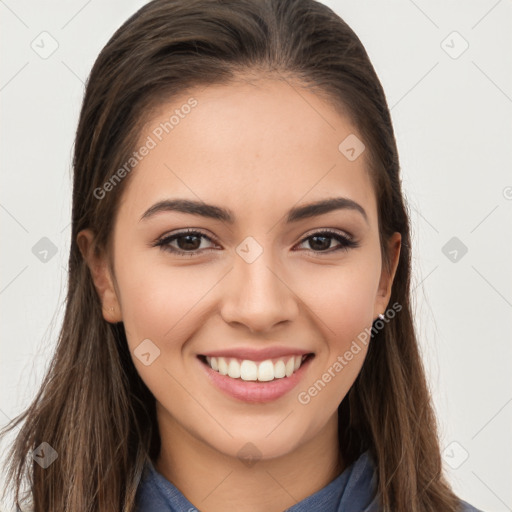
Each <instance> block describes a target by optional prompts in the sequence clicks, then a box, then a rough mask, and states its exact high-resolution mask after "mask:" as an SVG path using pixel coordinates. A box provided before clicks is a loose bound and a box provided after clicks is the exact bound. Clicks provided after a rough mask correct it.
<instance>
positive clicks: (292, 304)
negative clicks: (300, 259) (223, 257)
mask: <svg viewBox="0 0 512 512" xmlns="http://www.w3.org/2000/svg"><path fill="white" fill-rule="evenodd" d="M270 252H271V251H263V253H262V254H261V255H260V256H259V257H258V258H257V259H256V260H255V261H253V262H252V263H248V262H247V261H245V260H244V259H243V258H238V257H237V258H236V259H235V263H234V268H233V270H232V271H231V272H230V276H229V278H228V281H227V282H226V283H225V285H226V289H225V294H224V299H223V303H222V306H221V316H222V318H223V319H224V321H225V322H227V323H228V324H231V325H233V326H238V327H240V326H245V327H246V328H247V329H249V330H250V331H251V332H253V333H255V332H260V333H265V332H269V331H271V330H272V329H274V328H275V326H277V325H280V324H283V325H284V324H285V323H286V322H292V321H293V320H295V319H296V318H297V316H298V313H299V305H298V302H297V301H298V297H297V296H296V295H295V293H294V292H293V286H292V283H290V282H287V281H289V278H287V275H286V272H285V271H284V270H283V268H282V266H279V265H277V264H276V260H275V259H272V257H271V254H270Z"/></svg>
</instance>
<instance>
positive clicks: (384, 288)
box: [373, 232, 402, 318]
mask: <svg viewBox="0 0 512 512" xmlns="http://www.w3.org/2000/svg"><path fill="white" fill-rule="evenodd" d="M401 243H402V235H401V234H400V233H398V232H395V233H393V235H392V236H391V238H390V239H389V242H388V245H387V251H388V261H389V268H386V267H385V266H384V265H383V266H382V272H381V275H380V281H379V288H378V290H377V296H376V298H375V306H374V311H373V317H374V318H377V316H379V314H383V313H384V311H385V310H386V308H387V306H388V303H389V299H390V297H391V289H392V285H393V280H394V278H395V273H396V269H397V267H398V261H399V259H400V247H401Z"/></svg>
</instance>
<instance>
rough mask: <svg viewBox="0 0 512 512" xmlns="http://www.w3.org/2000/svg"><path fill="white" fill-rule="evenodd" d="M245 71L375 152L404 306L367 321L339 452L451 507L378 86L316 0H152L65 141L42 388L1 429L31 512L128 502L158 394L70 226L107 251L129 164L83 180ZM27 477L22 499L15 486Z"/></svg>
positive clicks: (349, 34) (390, 498)
mask: <svg viewBox="0 0 512 512" xmlns="http://www.w3.org/2000/svg"><path fill="white" fill-rule="evenodd" d="M247 72H249V73H255V74H256V75H259V76H261V75H268V76H273V77H276V78H279V79H284V80H289V81H290V83H294V84H300V85H301V86H303V87H309V88H312V89H314V90H315V91H316V92H318V93H319V94H322V95H324V96H325V98H327V99H328V100H329V101H330V102H331V103H332V104H333V106H335V107H336V108H341V109H345V111H347V112H348V113H349V115H350V117H351V119H352V121H353V123H354V124H355V126H356V127H357V129H358V132H359V134H360V135H361V137H362V138H363V140H364V143H365V145H366V147H367V149H368V150H369V153H370V156H371V158H370V162H371V163H370V165H371V169H369V170H370V172H371V176H372V181H373V185H374V187H375V192H376V195H377V204H378V215H379V230H380V241H381V249H382V254H383V255H384V264H385V265H387V264H388V263H389V262H388V261H387V260H386V257H385V256H386V254H387V250H386V249H385V248H386V241H387V240H388V239H389V237H390V235H391V234H392V233H393V232H395V231H398V232H399V233H401V236H402V247H401V254H400V260H399V263H398V268H397V271H396V275H395V280H394V285H393V289H392V295H391V299H390V303H398V304H400V305H401V307H402V308H401V311H400V313H399V314H397V315H396V317H395V318H394V319H393V320H392V321H390V322H389V323H387V324H386V325H385V327H384V328H383V329H381V330H379V332H378V333H377V334H375V337H374V340H373V342H371V343H370V345H369V349H368V353H367V357H366V360H365V362H364V365H363V367H362V369H361V372H360V374H359V375H358V377H357V379H356V381H355V383H354V385H353V386H352V388H351V389H350V391H349V393H348V395H347V396H346V397H345V399H344V400H343V401H342V402H341V404H340V406H339V409H338V414H339V438H340V446H341V450H342V453H343V457H344V460H345V461H346V463H351V462H353V461H354V460H355V459H356V458H357V457H358V456H359V455H360V454H361V453H362V452H363V451H364V450H370V451H371V454H372V456H373V458H374V460H375V461H376V468H377V476H378V491H379V494H380V500H381V504H382V507H383V510H386V511H393V512H427V511H428V512H439V511H455V510H457V506H458V505H457V504H458V499H457V497H456V496H455V495H454V493H453V492H452V490H451V489H450V486H449V484H448V483H447V481H446V479H445V477H444V475H443V471H442V460H441V455H440V447H439V441H438V436H437V425H436V418H435V415H434V410H433V407H432V403H431V397H430V394H429V390H428V387H427V383H426V379H425V372H424V368H423V365H422V361H421V358H420V354H419V350H418V343H417V339H416V335H415V330H414V325H413V321H412V315H411V306H410V300H409V294H410V273H411V269H410V261H411V255H410V233H409V219H408V213H407V209H406V206H405V204H404V199H403V195H402V191H401V182H400V175H399V160H398V153H397V148H396V142H395V136H394V132H393V127H392V124H391V118H390V113H389V109H388V106H387V102H386V98H385V95H384V92H383V90H382V86H381V84H380V82H379V79H378V77H377V75H376V73H375V71H374V68H373V66H372V64H371V62H370V60H369V58H368V55H367V53H366V51H365V49H364V47H363V45H362V44H361V42H360V40H359V39H358V37H357V36H356V35H355V34H354V32H353V31H352V30H351V29H350V27H349V26H348V25H347V24H346V23H345V22H344V21H343V20H342V19H341V18H340V17H339V16H338V15H336V14H335V13H334V12H333V11H332V10H330V9H329V8H328V7H326V6H325V5H323V4H320V3H317V2H315V1H314V0H261V1H257V0H210V1H208V0H154V1H152V2H149V3H148V4H147V5H145V6H144V7H142V8H141V9H140V10H139V11H138V12H136V13H135V14H134V15H133V16H131V17H130V18H129V19H128V20H127V21H126V22H125V23H124V24H123V25H122V26H121V27H120V28H119V29H118V30H117V31H116V32H115V34H114V35H113V36H112V38H111V39H110V41H109V42H108V43H107V45H106V46H105V48H104V49H103V50H102V52H101V53H100V55H99V56H98V58H97V60H96V62H95V64H94V66H93V69H92V71H91V74H90V76H89V79H88V81H87V86H86V92H85V97H84V101H83V105H82V109H81V113H80V120H79V124H78V129H77V132H76V139H75V146H74V160H73V168H74V178H73V209H72V236H71V249H70V257H69V283H68V292H67V298H66V310H65V316H64V322H63V326H62V329H61V332H60V335H59V340H58V344H57V348H56V352H55V356H54V358H53V359H52V361H51V364H50V366H49V369H48V371H47V374H46V376H45V378H44V381H43V383H42V386H41V388H40V391H39V392H38V394H37V396H36V397H35V399H34V401H33V402H32V404H31V405H30V406H29V407H28V408H27V410H26V411H25V412H23V413H22V414H21V415H19V416H18V417H17V418H15V419H14V420H13V421H12V422H11V423H10V424H9V425H8V426H7V427H6V428H5V429H4V431H3V432H2V435H4V434H5V433H6V432H7V431H10V430H12V429H13V428H18V426H19V425H21V427H20V431H19V433H18V435H17V437H16V439H15V443H14V444H13V446H12V447H11V449H10V452H9V466H8V474H7V481H8V482H9V483H10V484H13V489H14V490H15V499H16V502H17V504H18V505H20V504H21V503H20V500H21V501H22V502H23V499H24V498H27V499H30V500H31V501H32V502H33V506H34V510H35V512H62V511H73V512H86V511H91V512H112V511H113V510H122V511H125V512H129V511H132V510H133V509H134V503H135V495H136V490H137V486H138V484H139V481H140V478H141V474H142V471H143V467H144V464H145V462H146V461H147V459H148V457H150V458H151V459H154V458H155V457H156V456H157V455H158V453H159V449H160V438H159V433H158V428H157V422H156V414H155V399H154V397H153V396H152V394H151V392H150V391H149V389H148V388H147V387H146V386H145V384H144V383H143V381H142V380H141V378H140V377H139V375H138V373H137V371H136V369H135V367H134V365H133V362H132V360H131V357H130V354H129V352H128V348H127V340H126V336H125V332H124V327H123V324H122V323H120V324H110V323H108V322H106V321H105V320H104V319H103V317H102V312H101V303H100V300H99V298H98V295H97V293H96V290H95V288H94V285H93V281H92V278H91V274H90V271H89V268H88V267H87V265H86V263H85V261H84V259H83V257H82V255H81V253H80V251H79V248H78V246H77V241H76V238H77V234H78V233H79V232H80V231H81V230H83V229H85V228H91V229H92V230H93V231H94V233H95V234H96V240H95V242H96V248H97V251H107V253H108V254H111V252H110V249H111V247H110V244H111V233H112V227H113V223H114V220H115V214H116V211H117V207H118V204H119V200H120V197H121V195H122V192H123V189H124V187H125V186H126V183H127V181H128V180H129V179H130V176H126V177H125V178H124V179H123V180H122V181H121V182H120V183H118V184H116V186H115V187H113V188H112V190H111V191H109V193H108V194H106V195H105V197H102V198H101V199H99V198H98V195H97V194H94V191H95V190H97V189H98V188H101V187H102V185H103V184H104V183H105V182H107V181H108V180H109V179H110V178H111V177H112V175H113V174H114V173H115V172H116V170H118V169H119V168H120V167H122V166H123V163H125V162H126V161H127V159H128V158H129V156H130V155H131V154H132V152H133V150H134V148H135V145H136V142H137V138H138V135H139V134H140V129H141V126H142V124H143V122H145V121H147V119H148V115H149V113H150V112H151V109H152V107H153V106H156V105H158V103H159V102H160V101H163V100H167V101H168V100H169V99H172V97H173V96H175V95H177V94H179V93H183V92H184V91H185V90H187V88H190V87H195V86H201V85H204V86H207V85H208V84H227V83H229V82H230V81H231V80H236V78H237V76H240V75H241V74H244V73H247ZM42 442H46V443H48V444H49V445H50V446H51V447H52V448H53V449H55V450H56V452H57V453H58V459H57V462H56V463H53V464H51V465H50V466H49V467H47V468H46V469H43V468H41V467H40V466H39V464H37V463H36V462H35V461H34V460H33V459H32V457H31V453H32V450H33V449H34V448H36V447H38V446H39V445H40V444H41V443H42ZM25 478H26V479H27V480H28V482H29V488H30V492H28V493H27V496H23V495H22V494H23V493H21V491H20V489H21V487H22V482H23V481H24V479H25Z"/></svg>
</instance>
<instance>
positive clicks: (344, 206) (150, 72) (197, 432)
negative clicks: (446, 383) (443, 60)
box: [9, 0, 476, 512]
mask: <svg viewBox="0 0 512 512" xmlns="http://www.w3.org/2000/svg"><path fill="white" fill-rule="evenodd" d="M70 251H71V252H70V260H69V288H68V297H67V304H66V313H65V318H64V325H63V327H62V331H61V336H60V339H59V343H58V347H57V350H56V354H55V357H54V359H53V361H52V365H51V368H50V369H49V371H48V374H47V376H46V378H45V380H44V383H43V385H42V387H41V390H40V392H39V393H38V396H37V397H36V399H35V400H34V402H33V403H32V405H31V406H30V407H29V408H28V409H27V411H26V412H25V413H24V414H22V415H20V417H18V418H17V419H16V420H15V421H14V422H13V424H12V425H11V426H10V428H11V429H12V428H14V427H15V426H17V425H18V424H19V423H21V422H23V425H22V427H21V430H20V432H19V434H18V436H17V439H16V443H15V444H14V446H13V447H12V451H11V465H10V468H9V477H10V478H11V480H12V483H13V484H14V488H15V491H16V493H17V494H16V500H17V502H18V501H20V500H22V496H21V493H20V492H19V491H20V488H21V482H22V480H23V478H24V477H25V476H28V477H29V478H30V479H31V493H30V495H28V496H27V501H30V502H32V503H33V507H34V510H35V511H37V512H39V511H45V512H48V511H55V512H56V511H64V510H66V511H67V510H72V511H112V510H122V511H133V510H137V511H149V510H189V511H191V510H201V511H203V512H216V511H220V510H237V511H242V512H244V511H260V510H265V511H270V512H278V511H282V510H290V511H293V512H299V511H311V510H318V511H341V510H343V511H344V512H347V511H358V512H359V511H361V510H365V511H376V510H386V511H393V512H406V511H407V512H411V511H412V512H416V511H417V512H423V511H425V512H426V511H432V512H434V511H435V512H439V511H453V512H455V511H471V510H473V511H474V510H476V509H475V508H473V507H471V506H470V505H468V504H467V503H466V502H464V501H462V500H459V499H458V498H457V496H456V495H455V494H454V493H453V491H452V490H451V488H450V486H449V484H448V482H447V481H446V479H445V477H444V476H443V472H442V462H441V456H440V448H439V441H438V438H437V433H436V420H435V416H434V412H433V409H432V405H431V398H430V396H429V392H428V388H427V384H426V380H425V373H424V370H423V366H422V362H421V360H420V357H419V352H418V344H417V340H416V336H415V331H414V326H413V322H412V316H411V308H410V303H409V293H410V290H409V280H410V273H411V269H410V238H409V220H408V215H407V212H406V209H405V205H404V199H403V196H402V192H401V184H400V177H399V161H398V154H397V149H396V143H395V138H394V133H393V128H392V125H391V120H390V115H389V110H388V107H387V104H386V99H385V96H384V92H383V90H382V87H381V85H380V82H379V80H378V78H377V76H376V74H375V71H374V69H373V67H372V65H371V63H370V61H369V58H368V56H367V54H366V52H365V50H364V48H363V46H362V44H361V42H360V41H359V39H358V38H357V36H356V35H355V34H354V33H353V31H352V30H351V29H350V28H349V27H348V26H347V25H346V24H345V23H344V22H343V21H342V20H341V19H340V18H339V17H338V16H337V15H335V14H334V13H333V12H332V11H331V10H330V9H329V8H327V7H326V6H324V5H322V4H319V3H317V2H314V1H313V0H291V1H282V0H265V1H250V0H244V1H234V0H233V1H206V0H194V1H190V0H181V1H180V0H154V1H152V2H150V3H148V4H147V5H146V6H144V7H143V8H142V9H140V10H139V11H138V12H137V13H136V14H135V15H133V16H132V17H131V18H130V19H129V20H128V21H127V22H126V23H125V24H124V25H123V26H122V27H121V28H120V29H119V30H118V31H117V32H116V33H115V34H114V36H113V37H112V39H111V40H110V41H109V42H108V44H107V45H106V47H105V48H104V49H103V51H102V52H101V54H100V55H99V57H98V59H97V61H96V63H95V65H94V67H93V69H92V72H91V75H90V77H89V80H88V83H87V88H86V93H85V98H84V102H83V107H82V111H81V115H80V121H79V126H78V130H77V134H76V143H75V154H74V187H73V213H72V240H71V250H70ZM27 456H28V457H30V459H29V460H30V461H32V464H27ZM18 505H20V503H18Z"/></svg>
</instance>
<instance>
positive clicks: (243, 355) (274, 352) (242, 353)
mask: <svg viewBox="0 0 512 512" xmlns="http://www.w3.org/2000/svg"><path fill="white" fill-rule="evenodd" d="M311 353H312V351H311V350H303V349H300V348H292V347H283V346H275V347H266V348H260V349H256V348H249V347H246V348H243V347H240V348H226V349H223V350H211V351H209V352H203V353H202V354H200V355H203V356H207V357H233V358H235V359H249V360H250V361H264V360H265V359H273V358H276V357H284V356H298V355H300V356H302V355H304V354H311Z"/></svg>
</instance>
